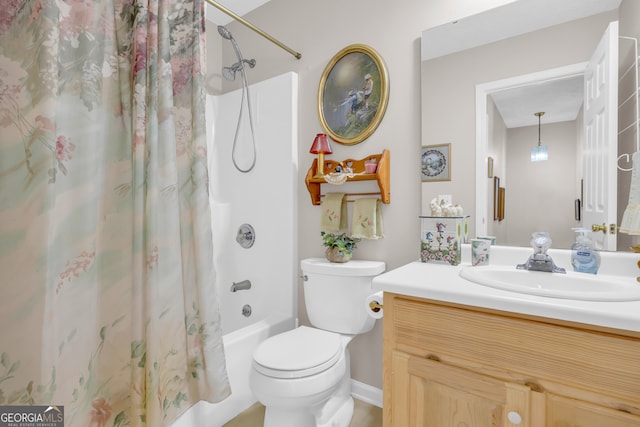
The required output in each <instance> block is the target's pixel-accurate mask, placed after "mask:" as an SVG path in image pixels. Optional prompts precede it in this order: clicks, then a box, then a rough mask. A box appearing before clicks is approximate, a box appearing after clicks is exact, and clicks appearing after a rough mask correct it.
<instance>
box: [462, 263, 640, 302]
mask: <svg viewBox="0 0 640 427" xmlns="http://www.w3.org/2000/svg"><path fill="white" fill-rule="evenodd" d="M460 277H462V278H463V279H466V280H469V281H471V282H473V283H477V284H479V285H483V286H489V287H492V288H497V289H503V290H506V291H511V292H518V293H521V294H532V295H539V296H543V297H551V298H565V299H574V300H584V301H637V300H640V283H638V282H637V281H636V279H635V277H628V278H627V277H616V276H604V275H592V274H586V273H576V272H573V271H567V273H566V274H561V273H546V272H540V271H527V270H517V269H516V268H515V266H513V267H501V266H483V267H464V268H463V269H462V270H460Z"/></svg>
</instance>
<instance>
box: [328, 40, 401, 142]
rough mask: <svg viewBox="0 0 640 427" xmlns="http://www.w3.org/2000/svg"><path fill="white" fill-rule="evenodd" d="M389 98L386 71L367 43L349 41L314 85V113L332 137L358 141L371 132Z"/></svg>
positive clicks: (342, 140)
mask: <svg viewBox="0 0 640 427" xmlns="http://www.w3.org/2000/svg"><path fill="white" fill-rule="evenodd" d="M388 102H389V75H388V73H387V68H386V66H385V64H384V61H383V60H382V57H381V56H380V55H379V54H378V53H377V52H376V51H375V50H374V49H372V48H371V47H369V46H366V45H363V44H353V45H350V46H347V47H345V48H344V49H342V50H341V51H340V52H338V53H337V54H336V55H335V56H334V57H333V58H332V59H331V61H329V63H328V64H327V66H326V67H325V69H324V71H323V72H322V78H321V79H320V84H319V86H318V115H319V117H320V123H321V125H322V127H323V129H324V130H325V133H326V134H327V135H329V136H330V137H331V139H333V140H334V141H336V142H338V143H340V144H345V145H355V144H358V143H360V142H362V141H364V140H365V139H367V138H368V137H369V136H371V135H372V134H373V132H375V130H376V129H377V127H378V126H379V125H380V122H381V121H382V117H383V116H384V113H385V111H386V109H387V104H388Z"/></svg>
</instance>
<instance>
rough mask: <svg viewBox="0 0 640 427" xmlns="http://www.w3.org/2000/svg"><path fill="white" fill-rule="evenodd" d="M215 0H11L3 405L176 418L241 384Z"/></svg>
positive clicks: (3, 86) (0, 223)
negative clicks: (210, 15)
mask: <svg viewBox="0 0 640 427" xmlns="http://www.w3.org/2000/svg"><path fill="white" fill-rule="evenodd" d="M204 53H205V52H204V5H203V3H202V0H192V1H189V0H91V1H87V0H26V1H25V0H3V3H2V8H1V10H0V405H21V404H37V405H64V411H65V421H66V422H65V426H67V427H76V426H89V427H93V426H95V427H105V426H153V427H156V426H165V425H169V424H170V423H171V422H172V421H173V420H174V419H175V418H176V417H177V416H179V415H180V414H181V413H182V412H184V411H185V410H186V409H187V408H188V407H189V406H191V405H192V404H193V403H195V402H196V401H198V400H201V399H204V400H208V401H212V402H215V401H219V400H222V399H224V398H225V397H226V396H227V395H228V394H229V393H230V390H229V386H228V380H227V376H226V372H225V360H224V352H223V346H222V332H221V329H220V319H219V314H218V311H217V299H216V290H215V289H216V288H215V272H214V270H213V265H212V252H213V248H212V241H211V226H210V214H209V203H208V189H207V187H208V182H207V179H208V178H207V170H206V164H207V162H206V142H205V140H206V138H205V117H204V105H205V102H204V89H203V84H204V83H203V82H204V70H203V67H204V64H205V59H204Z"/></svg>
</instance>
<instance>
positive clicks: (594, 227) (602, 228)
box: [591, 223, 618, 234]
mask: <svg viewBox="0 0 640 427" xmlns="http://www.w3.org/2000/svg"><path fill="white" fill-rule="evenodd" d="M617 230H618V226H617V225H615V224H609V233H610V234H616V231H617ZM591 231H602V232H603V233H604V234H607V224H604V223H603V224H602V225H598V224H593V225H591Z"/></svg>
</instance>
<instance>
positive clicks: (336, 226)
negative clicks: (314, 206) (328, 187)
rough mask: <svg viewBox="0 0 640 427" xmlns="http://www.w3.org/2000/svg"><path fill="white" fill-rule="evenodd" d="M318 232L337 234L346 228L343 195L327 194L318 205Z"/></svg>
mask: <svg viewBox="0 0 640 427" xmlns="http://www.w3.org/2000/svg"><path fill="white" fill-rule="evenodd" d="M320 207H321V209H322V217H321V218H320V231H329V232H337V231H340V230H345V229H346V228H347V202H346V200H345V199H344V193H327V194H326V195H325V196H324V197H323V198H322V202H321V203H320Z"/></svg>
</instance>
